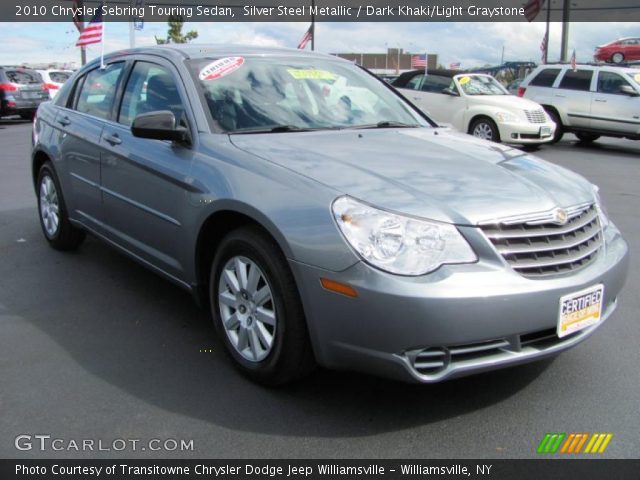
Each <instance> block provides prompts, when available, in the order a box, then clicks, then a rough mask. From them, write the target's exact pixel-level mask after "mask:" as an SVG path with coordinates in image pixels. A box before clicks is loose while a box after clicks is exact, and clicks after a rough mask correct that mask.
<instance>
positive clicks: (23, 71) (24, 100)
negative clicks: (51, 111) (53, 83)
mask: <svg viewBox="0 0 640 480" xmlns="http://www.w3.org/2000/svg"><path fill="white" fill-rule="evenodd" d="M49 99H50V96H49V92H48V91H47V90H46V89H45V88H44V84H43V82H42V77H41V76H40V74H39V73H38V72H36V71H35V70H31V69H29V68H22V67H7V66H5V67H3V66H0V116H2V117H5V116H8V115H20V116H21V117H22V118H24V119H31V118H33V115H34V113H35V112H36V110H37V109H38V105H40V104H41V103H42V102H44V101H46V100H49Z"/></svg>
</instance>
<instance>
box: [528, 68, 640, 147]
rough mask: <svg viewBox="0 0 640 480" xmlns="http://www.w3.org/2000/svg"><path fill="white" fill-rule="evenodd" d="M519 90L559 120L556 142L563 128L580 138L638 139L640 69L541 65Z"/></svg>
mask: <svg viewBox="0 0 640 480" xmlns="http://www.w3.org/2000/svg"><path fill="white" fill-rule="evenodd" d="M518 95H520V96H521V97H525V98H528V99H530V100H533V101H535V102H537V103H539V104H541V105H542V106H543V107H544V109H545V110H546V112H547V114H548V115H549V116H550V117H551V118H552V119H553V121H554V122H555V123H556V124H557V125H558V128H557V129H556V133H555V135H554V141H556V142H557V141H558V140H560V138H562V135H563V134H564V133H565V132H571V133H574V134H575V135H576V136H577V137H578V139H580V140H581V141H583V142H592V141H594V140H597V139H598V138H599V137H600V136H610V137H626V138H631V139H635V140H637V139H640V69H631V68H623V67H614V66H607V65H603V66H594V65H578V66H577V67H576V70H575V71H574V70H573V69H572V67H571V66H570V65H541V66H539V67H538V68H536V69H535V70H534V71H533V72H531V74H530V75H529V76H528V77H527V78H525V80H524V81H523V82H522V84H521V85H520V89H519V92H518Z"/></svg>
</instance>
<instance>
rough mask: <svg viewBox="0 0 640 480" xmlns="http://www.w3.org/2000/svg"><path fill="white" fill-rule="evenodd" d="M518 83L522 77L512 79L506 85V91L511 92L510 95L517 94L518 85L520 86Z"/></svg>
mask: <svg viewBox="0 0 640 480" xmlns="http://www.w3.org/2000/svg"><path fill="white" fill-rule="evenodd" d="M520 83H522V79H521V78H518V79H516V80H514V81H513V82H511V83H509V85H507V87H506V88H507V91H508V92H509V93H510V94H511V95H517V94H518V87H520Z"/></svg>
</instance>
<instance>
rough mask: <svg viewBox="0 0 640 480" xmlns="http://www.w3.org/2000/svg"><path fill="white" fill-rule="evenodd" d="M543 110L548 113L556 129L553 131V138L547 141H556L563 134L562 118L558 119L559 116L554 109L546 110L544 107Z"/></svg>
mask: <svg viewBox="0 0 640 480" xmlns="http://www.w3.org/2000/svg"><path fill="white" fill-rule="evenodd" d="M545 111H546V112H547V115H549V117H550V118H551V120H553V123H555V124H556V131H555V132H554V133H553V139H552V140H551V142H549V143H558V142H559V141H560V140H561V139H562V137H563V136H564V126H563V125H562V120H560V117H559V116H558V114H557V113H556V111H555V110H551V109H548V110H547V109H546V108H545Z"/></svg>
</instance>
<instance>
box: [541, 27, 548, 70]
mask: <svg viewBox="0 0 640 480" xmlns="http://www.w3.org/2000/svg"><path fill="white" fill-rule="evenodd" d="M540 53H541V54H542V55H541V61H540V63H543V64H544V63H546V62H545V57H546V56H547V34H546V33H545V34H544V37H542V42H541V43H540Z"/></svg>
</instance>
